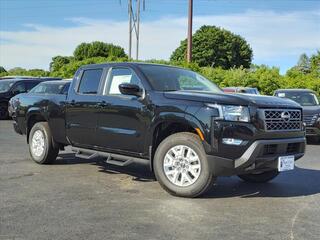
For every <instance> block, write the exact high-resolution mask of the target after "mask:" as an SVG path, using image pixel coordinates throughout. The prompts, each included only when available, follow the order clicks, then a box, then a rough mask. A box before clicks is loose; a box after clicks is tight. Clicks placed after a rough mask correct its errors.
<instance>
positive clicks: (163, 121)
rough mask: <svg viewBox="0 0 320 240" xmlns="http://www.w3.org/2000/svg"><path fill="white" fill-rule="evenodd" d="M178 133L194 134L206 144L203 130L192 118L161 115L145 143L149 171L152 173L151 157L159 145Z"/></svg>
mask: <svg viewBox="0 0 320 240" xmlns="http://www.w3.org/2000/svg"><path fill="white" fill-rule="evenodd" d="M178 132H191V133H194V134H196V135H197V136H198V137H199V138H200V140H201V141H202V142H203V143H204V142H206V139H205V135H204V133H205V128H204V126H203V125H202V124H201V122H200V121H199V120H198V119H196V118H195V117H194V116H192V115H186V114H185V113H170V112H168V113H162V114H161V115H160V116H159V118H158V119H157V120H156V121H154V124H153V125H152V127H151V128H150V130H149V131H148V137H147V139H148V140H147V143H148V148H149V149H148V150H149V158H150V169H151V171H153V157H154V154H155V152H156V150H157V147H158V146H159V144H160V143H161V142H162V141H163V140H164V139H165V138H167V137H168V136H170V135H172V134H174V133H178Z"/></svg>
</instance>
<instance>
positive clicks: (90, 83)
mask: <svg viewBox="0 0 320 240" xmlns="http://www.w3.org/2000/svg"><path fill="white" fill-rule="evenodd" d="M101 76H102V69H89V70H85V71H84V72H83V74H82V77H81V80H80V85H79V89H78V92H79V93H81V94H97V93H98V89H99V84H100V79H101Z"/></svg>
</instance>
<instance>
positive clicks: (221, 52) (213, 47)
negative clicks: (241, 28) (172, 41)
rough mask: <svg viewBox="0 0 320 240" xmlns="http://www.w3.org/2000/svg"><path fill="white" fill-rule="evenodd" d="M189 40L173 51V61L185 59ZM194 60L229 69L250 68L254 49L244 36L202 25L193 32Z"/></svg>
mask: <svg viewBox="0 0 320 240" xmlns="http://www.w3.org/2000/svg"><path fill="white" fill-rule="evenodd" d="M186 51H187V40H183V41H181V44H180V46H179V47H178V48H177V49H176V50H175V51H174V52H173V53H172V55H171V58H170V59H171V60H172V61H185V59H186ZM192 54H193V61H194V62H196V63H197V64H199V66H201V67H203V66H211V67H221V68H222V69H229V68H234V67H240V66H243V67H244V68H249V67H250V64H251V61H252V56H253V54H252V49H251V47H250V46H249V44H248V43H247V42H246V40H245V39H244V38H242V37H241V36H239V35H236V34H234V33H232V32H230V31H227V30H225V29H221V28H218V27H215V26H206V25H204V26H202V27H201V28H200V29H199V30H197V31H196V32H195V34H193V49H192Z"/></svg>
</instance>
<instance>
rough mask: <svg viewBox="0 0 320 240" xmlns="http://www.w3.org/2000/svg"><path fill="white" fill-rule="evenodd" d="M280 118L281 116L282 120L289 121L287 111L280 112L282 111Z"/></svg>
mask: <svg viewBox="0 0 320 240" xmlns="http://www.w3.org/2000/svg"><path fill="white" fill-rule="evenodd" d="M281 118H282V119H283V120H285V121H286V122H287V121H289V120H290V113H288V112H282V113H281Z"/></svg>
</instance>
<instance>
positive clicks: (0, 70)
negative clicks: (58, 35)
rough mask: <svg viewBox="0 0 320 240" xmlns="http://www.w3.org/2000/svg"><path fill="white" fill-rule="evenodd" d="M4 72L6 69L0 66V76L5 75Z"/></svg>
mask: <svg viewBox="0 0 320 240" xmlns="http://www.w3.org/2000/svg"><path fill="white" fill-rule="evenodd" d="M6 72H7V71H6V69H5V68H4V67H2V66H0V74H1V73H6Z"/></svg>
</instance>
